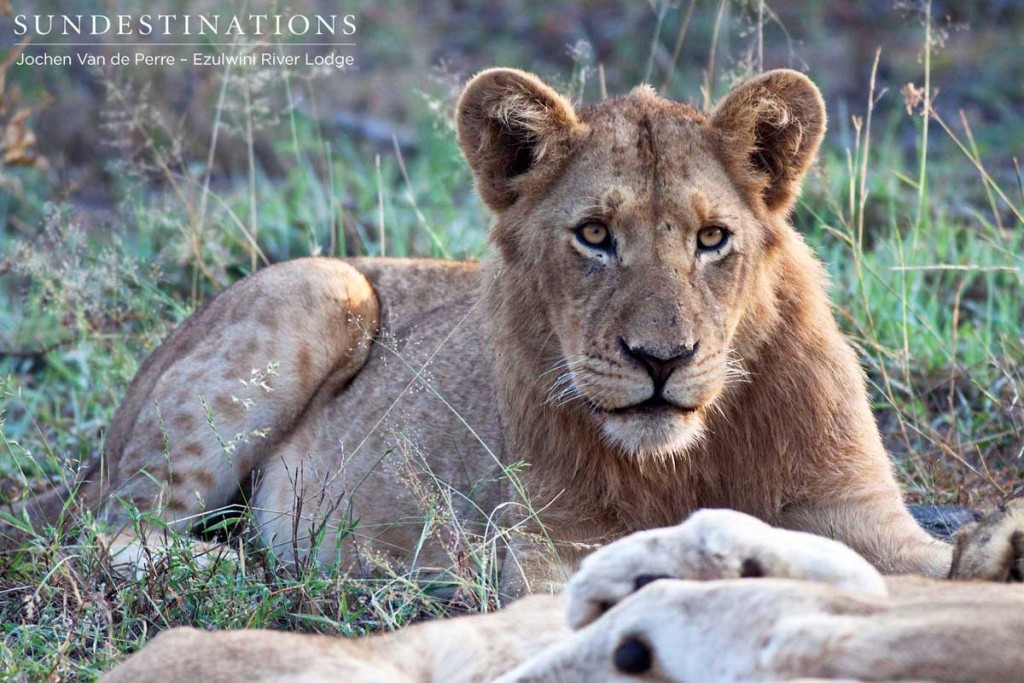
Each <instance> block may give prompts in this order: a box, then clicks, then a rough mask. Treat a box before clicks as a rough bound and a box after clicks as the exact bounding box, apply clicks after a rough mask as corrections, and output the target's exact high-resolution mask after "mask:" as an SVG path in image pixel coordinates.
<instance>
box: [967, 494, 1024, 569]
mask: <svg viewBox="0 0 1024 683" xmlns="http://www.w3.org/2000/svg"><path fill="white" fill-rule="evenodd" d="M949 576H950V578H952V579H982V580H985V581H1000V582H1003V583H1010V582H1018V583H1019V582H1024V497H1022V498H1015V499H1013V500H1010V501H1008V502H1006V503H1004V504H1003V505H1001V506H999V508H997V509H996V510H993V511H991V512H989V513H987V514H985V515H983V516H982V517H981V518H980V519H978V520H977V521H976V522H974V523H972V524H968V525H966V526H964V527H963V528H962V529H961V530H960V531H959V532H958V533H957V535H956V547H955V549H954V551H953V565H952V567H951V568H950V571H949Z"/></svg>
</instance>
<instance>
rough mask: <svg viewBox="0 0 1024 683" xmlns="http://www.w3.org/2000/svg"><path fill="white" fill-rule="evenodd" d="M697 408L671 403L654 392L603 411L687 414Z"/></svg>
mask: <svg viewBox="0 0 1024 683" xmlns="http://www.w3.org/2000/svg"><path fill="white" fill-rule="evenodd" d="M697 410H698V408H697V406H681V405H678V404H676V403H672V402H671V401H669V400H668V399H666V398H665V397H664V396H662V395H661V394H655V395H654V396H651V397H650V398H648V399H647V400H645V401H641V402H640V403H633V404H631V405H628V406H622V407H620V408H611V409H609V410H606V411H605V412H608V413H613V414H615V415H644V414H650V413H658V412H663V411H673V412H677V413H685V414H689V413H695V412H697Z"/></svg>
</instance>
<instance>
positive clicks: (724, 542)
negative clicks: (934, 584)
mask: <svg viewBox="0 0 1024 683" xmlns="http://www.w3.org/2000/svg"><path fill="white" fill-rule="evenodd" d="M760 577H775V578H792V579H804V580H808V581H817V582H821V583H827V584H830V585H833V586H836V587H839V588H845V589H849V590H855V591H858V592H861V593H866V594H870V595H877V596H885V595H886V594H887V591H886V588H885V582H884V581H883V579H882V577H881V575H880V574H879V573H878V572H877V571H876V570H875V569H874V567H872V566H871V564H870V563H868V561H867V560H865V559H864V558H862V557H861V556H860V555H858V554H857V553H855V552H854V551H853V550H851V549H849V548H848V547H846V546H845V545H843V544H842V543H839V542H838V541H833V540H830V539H827V538H823V537H821V536H815V535H812V534H807V533H802V532H798V531H788V530H785V529H777V528H774V527H772V526H769V525H768V524H765V523H764V522H762V521H760V520H758V519H756V518H754V517H751V516H750V515H746V514H743V513H741V512H736V511H734V510H700V511H698V512H696V513H694V514H693V515H691V516H690V517H689V518H688V519H687V520H686V521H685V522H683V523H682V524H680V525H678V526H674V527H666V528H664V529H653V530H651V531H641V532H638V533H635V534H632V535H630V536H627V537H626V538H623V539H620V540H618V541H616V542H614V543H611V544H609V545H607V546H605V547H604V548H601V549H600V550H598V551H596V552H595V553H593V554H592V555H590V556H588V557H587V558H586V559H585V560H584V561H583V564H582V566H581V567H580V570H579V571H578V572H577V573H576V574H575V575H574V576H573V577H572V579H571V580H570V581H569V583H568V585H567V586H566V590H565V595H566V619H567V622H568V624H569V626H570V627H572V628H574V629H578V628H582V627H583V626H586V625H587V624H589V623H591V622H592V621H594V620H596V619H597V618H598V617H600V616H601V615H602V614H604V612H606V611H608V609H610V608H611V607H612V606H614V605H615V604H616V603H618V602H619V601H620V600H622V599H623V598H625V597H626V596H628V595H630V594H631V593H633V592H635V591H637V590H639V589H640V588H642V587H643V586H645V585H647V584H648V583H650V582H651V581H654V580H656V579H660V578H673V579H688V580H692V581H711V580H716V579H735V578H760Z"/></svg>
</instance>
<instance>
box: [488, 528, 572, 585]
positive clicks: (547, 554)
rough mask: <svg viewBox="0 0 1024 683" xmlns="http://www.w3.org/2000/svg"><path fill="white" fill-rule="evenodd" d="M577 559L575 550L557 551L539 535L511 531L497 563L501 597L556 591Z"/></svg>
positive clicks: (568, 574)
mask: <svg viewBox="0 0 1024 683" xmlns="http://www.w3.org/2000/svg"><path fill="white" fill-rule="evenodd" d="M578 561H579V553H578V552H574V551H572V550H571V549H570V550H566V551H559V549H558V548H557V547H556V546H555V544H554V543H553V542H551V541H550V540H548V539H546V538H544V537H542V536H540V535H533V534H530V535H525V534H520V533H518V532H512V536H511V540H510V542H509V543H508V546H507V548H506V550H505V559H504V561H503V562H502V565H501V576H500V584H499V589H500V592H501V596H502V598H503V599H505V600H515V599H517V598H520V597H522V596H524V595H532V594H534V593H557V592H559V591H560V590H561V589H562V586H564V585H565V582H566V581H568V580H569V576H570V575H571V574H572V572H573V569H575V567H576V564H577V563H578Z"/></svg>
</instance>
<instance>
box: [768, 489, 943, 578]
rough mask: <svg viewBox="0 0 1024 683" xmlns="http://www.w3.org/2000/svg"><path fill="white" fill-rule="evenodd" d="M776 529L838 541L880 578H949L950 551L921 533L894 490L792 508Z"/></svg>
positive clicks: (783, 514)
mask: <svg viewBox="0 0 1024 683" xmlns="http://www.w3.org/2000/svg"><path fill="white" fill-rule="evenodd" d="M778 524H779V526H781V527H785V528H787V529H795V530H798V531H807V532H809V533H812V534H818V535H820V536H825V537H827V538H832V539H835V540H837V541H841V542H842V543H845V544H846V545H848V546H849V547H851V548H852V549H853V550H855V551H857V552H858V553H860V554H861V555H862V556H863V557H864V558H865V559H867V560H868V561H869V562H871V564H873V565H874V566H875V567H876V568H877V569H878V570H879V571H880V572H882V573H883V574H919V575H921V576H927V577H931V578H944V577H946V576H947V575H948V574H949V567H950V563H951V562H952V557H953V547H952V546H951V545H950V544H949V543H945V542H943V541H940V540H938V539H936V538H934V537H932V536H931V535H930V534H929V533H928V532H927V531H925V530H924V529H922V528H921V526H920V525H919V524H918V523H917V521H916V520H915V519H914V518H913V516H912V515H911V514H910V512H909V511H908V510H907V508H906V506H905V505H904V504H903V501H902V499H901V497H900V495H899V492H898V491H897V490H896V489H895V487H893V489H892V490H890V489H889V488H885V489H883V490H880V491H873V492H863V493H858V492H851V493H850V494H848V495H846V496H843V497H841V498H838V499H835V500H827V501H820V502H814V503H804V504H797V505H791V506H789V507H787V508H786V509H785V510H784V511H783V513H782V515H781V516H780V519H779V521H778Z"/></svg>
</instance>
